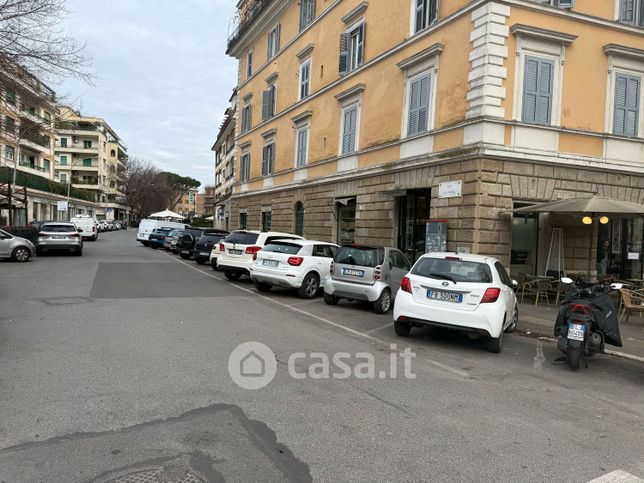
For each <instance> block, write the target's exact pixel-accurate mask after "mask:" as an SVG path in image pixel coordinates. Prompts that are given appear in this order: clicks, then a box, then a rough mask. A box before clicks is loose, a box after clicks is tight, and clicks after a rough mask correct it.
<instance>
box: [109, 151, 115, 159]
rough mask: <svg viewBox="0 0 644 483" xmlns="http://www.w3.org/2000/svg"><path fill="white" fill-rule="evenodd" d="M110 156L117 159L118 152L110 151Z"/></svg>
mask: <svg viewBox="0 0 644 483" xmlns="http://www.w3.org/2000/svg"><path fill="white" fill-rule="evenodd" d="M110 156H112V157H113V158H115V157H116V151H115V150H114V149H112V150H111V151H110Z"/></svg>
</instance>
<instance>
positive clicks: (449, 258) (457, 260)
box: [445, 257, 461, 262]
mask: <svg viewBox="0 0 644 483" xmlns="http://www.w3.org/2000/svg"><path fill="white" fill-rule="evenodd" d="M445 260H451V261H454V262H460V261H461V258H460V257H445Z"/></svg>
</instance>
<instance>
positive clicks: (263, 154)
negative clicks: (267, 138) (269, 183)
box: [262, 146, 268, 176]
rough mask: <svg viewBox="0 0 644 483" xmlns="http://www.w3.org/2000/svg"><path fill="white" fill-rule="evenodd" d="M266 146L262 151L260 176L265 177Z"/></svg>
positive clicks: (266, 162)
mask: <svg viewBox="0 0 644 483" xmlns="http://www.w3.org/2000/svg"><path fill="white" fill-rule="evenodd" d="M267 148H268V146H264V148H263V149H262V176H266V172H267V169H266V168H267V164H268V159H267V154H268V153H267V151H268V149H267Z"/></svg>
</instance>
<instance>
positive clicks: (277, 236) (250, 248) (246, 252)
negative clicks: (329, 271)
mask: <svg viewBox="0 0 644 483" xmlns="http://www.w3.org/2000/svg"><path fill="white" fill-rule="evenodd" d="M274 240H302V237H301V236H297V235H291V234H290V233H279V232H276V231H253V230H237V231H234V232H232V233H231V234H230V235H228V236H227V237H226V239H225V240H222V241H221V242H220V243H219V252H220V253H219V255H218V257H217V268H219V270H221V271H223V272H224V275H225V276H226V278H227V279H228V280H239V279H240V277H241V276H242V275H250V266H251V264H252V263H253V255H255V254H256V253H257V252H258V251H260V250H261V249H262V248H264V247H265V246H266V245H268V244H269V243H271V242H272V241H274Z"/></svg>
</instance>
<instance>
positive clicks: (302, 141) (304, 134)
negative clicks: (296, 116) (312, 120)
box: [297, 128, 309, 168]
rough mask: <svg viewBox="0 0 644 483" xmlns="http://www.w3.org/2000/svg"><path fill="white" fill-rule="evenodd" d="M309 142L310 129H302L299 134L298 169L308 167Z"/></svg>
mask: <svg viewBox="0 0 644 483" xmlns="http://www.w3.org/2000/svg"><path fill="white" fill-rule="evenodd" d="M308 141H309V130H308V128H303V129H300V130H299V131H298V132H297V167H298V168H301V167H302V166H305V165H306V151H307V147H308V146H307V145H308Z"/></svg>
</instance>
